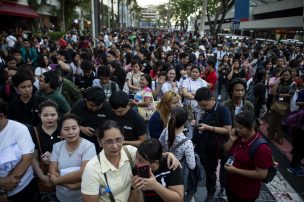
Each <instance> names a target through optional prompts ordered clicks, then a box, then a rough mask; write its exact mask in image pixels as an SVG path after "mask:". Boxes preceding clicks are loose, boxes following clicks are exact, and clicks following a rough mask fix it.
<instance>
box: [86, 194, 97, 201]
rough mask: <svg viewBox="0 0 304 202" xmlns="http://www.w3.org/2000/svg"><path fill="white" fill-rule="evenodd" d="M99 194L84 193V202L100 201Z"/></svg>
mask: <svg viewBox="0 0 304 202" xmlns="http://www.w3.org/2000/svg"><path fill="white" fill-rule="evenodd" d="M98 198H99V196H98V195H86V194H82V200H83V202H98V201H99V199H98Z"/></svg>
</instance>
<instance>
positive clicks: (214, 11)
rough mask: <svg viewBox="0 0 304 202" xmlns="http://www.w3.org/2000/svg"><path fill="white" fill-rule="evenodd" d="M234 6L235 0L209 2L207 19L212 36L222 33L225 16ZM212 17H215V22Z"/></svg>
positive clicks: (212, 0) (209, 0) (210, 0)
mask: <svg viewBox="0 0 304 202" xmlns="http://www.w3.org/2000/svg"><path fill="white" fill-rule="evenodd" d="M233 4H234V0H208V4H207V18H208V22H209V27H210V33H211V34H212V35H216V34H217V33H219V32H220V31H221V28H222V24H223V22H224V19H225V16H226V14H227V12H228V10H229V9H230V8H231V6H232V5H233ZM211 16H213V17H214V18H213V20H212V19H211Z"/></svg>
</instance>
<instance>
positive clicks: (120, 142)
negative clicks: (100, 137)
mask: <svg viewBox="0 0 304 202" xmlns="http://www.w3.org/2000/svg"><path fill="white" fill-rule="evenodd" d="M123 141H124V138H123V137H118V138H116V139H114V140H113V139H109V140H105V141H102V142H103V143H104V144H106V145H114V144H122V143H123Z"/></svg>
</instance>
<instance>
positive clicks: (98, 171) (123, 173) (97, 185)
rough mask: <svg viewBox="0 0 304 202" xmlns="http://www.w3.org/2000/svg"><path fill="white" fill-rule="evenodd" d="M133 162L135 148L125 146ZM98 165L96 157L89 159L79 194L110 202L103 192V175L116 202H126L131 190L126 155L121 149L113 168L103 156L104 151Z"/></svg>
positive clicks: (129, 167)
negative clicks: (117, 164) (95, 196)
mask: <svg viewBox="0 0 304 202" xmlns="http://www.w3.org/2000/svg"><path fill="white" fill-rule="evenodd" d="M125 147H126V148H127V149H128V151H129V153H130V155H131V157H132V160H133V162H135V155H136V151H137V148H136V147H133V146H130V145H127V146H125ZM99 155H100V163H99V161H98V158H97V156H95V157H94V158H93V159H91V160H90V161H89V162H88V163H87V165H86V168H85V170H84V172H83V175H82V182H81V192H82V193H83V194H86V195H99V201H100V202H101V201H103V202H104V201H105V202H110V195H109V193H107V192H105V190H106V187H107V183H106V180H105V177H104V173H106V175H107V181H108V185H109V188H110V190H111V192H112V194H113V196H114V199H115V201H116V202H126V201H128V199H129V196H130V190H131V174H132V170H131V166H130V163H129V159H128V156H127V154H126V153H125V151H124V150H123V149H121V154H120V155H121V158H120V161H119V166H118V168H116V167H115V166H113V165H112V164H111V163H110V162H109V161H108V159H107V158H106V156H105V153H104V150H103V151H101V152H100V154H99Z"/></svg>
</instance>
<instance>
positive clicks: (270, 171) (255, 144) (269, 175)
mask: <svg viewBox="0 0 304 202" xmlns="http://www.w3.org/2000/svg"><path fill="white" fill-rule="evenodd" d="M261 144H267V145H268V143H267V141H266V140H265V139H264V138H258V139H257V140H255V141H254V142H253V144H251V145H250V149H249V156H250V159H251V160H253V157H254V154H255V152H256V150H257V149H258V148H259V146H260V145H261ZM277 171H278V168H277V166H274V164H273V165H272V166H271V167H270V168H268V172H267V176H266V177H265V179H263V180H262V182H264V183H269V182H271V181H272V180H273V178H274V177H275V176H276V174H277Z"/></svg>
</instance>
